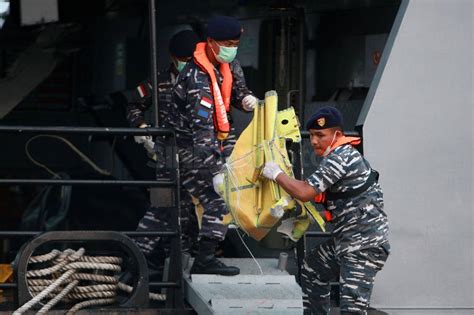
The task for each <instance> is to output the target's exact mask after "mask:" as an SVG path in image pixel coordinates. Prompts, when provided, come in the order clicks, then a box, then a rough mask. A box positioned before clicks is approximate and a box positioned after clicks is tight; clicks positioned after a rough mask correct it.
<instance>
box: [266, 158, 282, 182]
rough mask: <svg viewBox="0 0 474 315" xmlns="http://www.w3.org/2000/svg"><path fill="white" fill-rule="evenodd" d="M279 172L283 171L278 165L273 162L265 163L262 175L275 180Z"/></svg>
mask: <svg viewBox="0 0 474 315" xmlns="http://www.w3.org/2000/svg"><path fill="white" fill-rule="evenodd" d="M280 173H283V171H282V170H281V168H280V166H279V165H278V164H277V163H275V162H267V163H265V167H264V168H263V172H262V175H263V176H264V177H266V178H268V179H271V180H275V179H276V178H277V176H278V175H280Z"/></svg>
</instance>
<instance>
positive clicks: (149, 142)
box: [133, 124, 157, 161]
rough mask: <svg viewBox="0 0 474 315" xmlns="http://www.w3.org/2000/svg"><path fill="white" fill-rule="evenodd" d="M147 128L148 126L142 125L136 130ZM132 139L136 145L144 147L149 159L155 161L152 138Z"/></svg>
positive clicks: (138, 137)
mask: <svg viewBox="0 0 474 315" xmlns="http://www.w3.org/2000/svg"><path fill="white" fill-rule="evenodd" d="M148 127H150V126H148V125H145V124H143V125H141V126H140V127H138V128H148ZM133 139H135V142H136V143H138V144H143V146H144V147H145V150H147V152H148V155H149V157H150V158H152V159H153V160H155V161H156V159H157V157H156V153H155V142H154V141H153V137H152V136H134V137H133Z"/></svg>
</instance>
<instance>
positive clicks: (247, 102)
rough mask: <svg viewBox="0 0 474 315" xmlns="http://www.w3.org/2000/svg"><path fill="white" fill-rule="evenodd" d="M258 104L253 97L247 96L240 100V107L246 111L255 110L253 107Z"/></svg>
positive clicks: (256, 99)
mask: <svg viewBox="0 0 474 315" xmlns="http://www.w3.org/2000/svg"><path fill="white" fill-rule="evenodd" d="M257 104H258V98H256V97H255V96H253V95H251V94H249V95H247V96H246V97H244V98H243V99H242V107H243V108H244V109H245V110H246V111H248V112H251V111H253V110H254V109H255V106H257Z"/></svg>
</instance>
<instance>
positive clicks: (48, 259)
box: [13, 248, 166, 315]
mask: <svg viewBox="0 0 474 315" xmlns="http://www.w3.org/2000/svg"><path fill="white" fill-rule="evenodd" d="M84 252H85V250H84V248H80V249H78V250H77V251H75V250H73V249H66V250H65V251H63V252H61V251H59V250H56V249H54V250H52V251H51V252H49V253H47V254H45V255H40V256H33V257H31V258H30V260H29V261H28V266H29V268H28V269H29V270H28V271H27V273H26V277H27V283H28V289H29V291H30V293H31V295H32V296H33V298H32V299H31V300H30V301H28V302H27V303H25V304H24V305H22V306H21V307H20V308H18V309H17V310H16V311H15V312H13V315H20V314H23V313H24V312H26V311H27V310H29V309H30V308H31V307H33V306H34V305H36V304H37V303H39V302H40V301H42V300H44V299H49V301H48V302H47V303H46V304H44V305H43V306H42V308H41V309H40V310H39V311H38V313H37V314H46V313H47V312H48V311H49V310H50V309H51V308H52V307H53V306H54V305H56V304H57V303H58V302H60V301H64V302H69V303H71V302H73V303H76V304H75V305H74V306H73V307H72V308H71V309H69V311H67V313H66V314H68V315H69V314H74V313H75V312H77V311H78V310H80V309H82V308H85V307H89V306H98V305H109V304H113V303H115V302H116V297H117V291H118V290H122V291H125V292H127V293H130V292H132V291H133V287H131V286H129V285H126V284H124V283H121V282H119V280H118V274H119V273H120V272H121V270H122V268H121V264H122V258H120V257H115V256H85V255H84ZM34 265H36V266H41V267H40V269H31V267H30V266H34ZM45 265H46V266H47V267H44V266H45ZM165 298H166V296H165V295H163V294H155V293H150V299H154V300H160V301H163V300H165Z"/></svg>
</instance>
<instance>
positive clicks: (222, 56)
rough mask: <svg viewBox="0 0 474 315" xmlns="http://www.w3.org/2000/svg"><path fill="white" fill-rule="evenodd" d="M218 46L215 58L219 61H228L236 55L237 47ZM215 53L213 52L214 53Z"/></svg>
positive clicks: (232, 59)
mask: <svg viewBox="0 0 474 315" xmlns="http://www.w3.org/2000/svg"><path fill="white" fill-rule="evenodd" d="M217 46H219V53H218V54H217V55H216V60H217V61H219V62H220V63H230V62H232V61H234V59H235V56H237V47H226V46H221V45H219V44H217ZM214 54H215V53H214Z"/></svg>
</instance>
